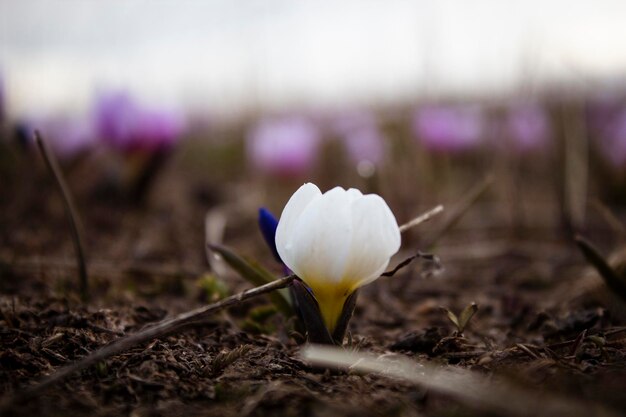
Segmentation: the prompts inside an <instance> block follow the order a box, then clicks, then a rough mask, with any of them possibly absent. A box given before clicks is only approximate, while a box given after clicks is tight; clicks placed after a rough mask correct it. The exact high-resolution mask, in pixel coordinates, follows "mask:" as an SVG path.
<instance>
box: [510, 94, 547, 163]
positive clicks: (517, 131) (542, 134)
mask: <svg viewBox="0 0 626 417" xmlns="http://www.w3.org/2000/svg"><path fill="white" fill-rule="evenodd" d="M506 130H507V133H508V135H509V137H510V138H511V140H512V141H513V145H514V146H515V147H516V148H517V149H519V150H521V151H531V150H534V149H539V148H542V147H544V146H545V145H546V142H547V140H548V138H549V135H550V132H549V130H550V122H549V120H548V115H547V114H546V111H545V110H544V109H543V108H542V107H541V106H539V105H538V104H534V103H530V102H529V103H519V104H516V105H514V106H512V107H511V108H510V109H509V112H508V114H507V118H506Z"/></svg>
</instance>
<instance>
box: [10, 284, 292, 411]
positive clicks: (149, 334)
mask: <svg viewBox="0 0 626 417" xmlns="http://www.w3.org/2000/svg"><path fill="white" fill-rule="evenodd" d="M294 279H295V275H289V276H286V277H283V278H280V279H277V280H276V281H273V282H270V283H268V284H265V285H261V286H260V287H254V288H251V289H248V290H246V291H243V292H240V293H238V294H234V295H231V296H230V297H227V298H224V299H223V300H221V301H218V302H216V303H213V304H209V305H207V306H203V307H199V308H197V309H195V310H191V311H188V312H186V313H182V314H179V315H177V316H176V317H173V318H169V319H165V320H163V321H160V322H158V323H156V324H154V325H152V326H150V327H148V328H146V329H144V330H141V331H139V332H138V333H135V334H131V335H128V336H125V337H122V338H120V339H117V340H115V341H113V342H111V343H110V344H108V345H106V346H104V347H102V348H100V349H98V350H96V351H94V352H92V353H91V354H89V355H87V356H85V357H84V358H82V359H80V360H78V361H77V362H74V363H72V364H71V365H68V366H66V367H63V368H61V369H59V370H58V371H56V372H54V373H53V374H51V375H48V376H47V377H45V378H43V379H42V380H41V382H39V384H37V385H34V386H32V387H28V388H26V389H25V390H23V391H21V392H18V393H17V394H16V395H15V396H14V397H13V398H9V399H5V401H3V402H2V404H3V405H2V407H0V411H1V410H2V409H4V407H8V406H10V405H11V404H13V403H17V402H23V401H26V400H28V399H30V398H33V397H34V396H36V395H38V394H40V393H41V392H42V391H43V390H45V389H46V388H48V387H50V386H52V385H55V384H58V383H60V382H61V381H64V380H65V379H66V378H68V377H69V376H70V375H72V374H74V373H76V372H78V371H81V370H83V369H85V368H88V367H90V366H92V365H95V364H96V363H98V362H100V361H103V360H105V359H107V358H109V357H111V356H114V355H117V354H119V353H121V352H123V351H125V350H128V349H130V348H132V347H135V346H137V345H139V344H142V343H145V342H148V341H150V340H152V339H156V338H158V337H162V336H165V335H167V334H172V333H174V332H180V331H183V330H185V329H187V328H190V327H192V326H194V325H195V324H197V323H198V322H200V321H202V320H204V319H206V318H207V316H209V315H211V314H213V313H215V312H216V311H218V310H222V309H225V308H228V307H231V306H234V305H237V304H240V303H242V302H243V301H245V300H248V299H250V298H253V297H258V296H259V295H263V294H267V293H269V292H271V291H274V290H277V289H280V288H285V287H287V286H289V285H290V284H291V282H292V281H293V280H294Z"/></svg>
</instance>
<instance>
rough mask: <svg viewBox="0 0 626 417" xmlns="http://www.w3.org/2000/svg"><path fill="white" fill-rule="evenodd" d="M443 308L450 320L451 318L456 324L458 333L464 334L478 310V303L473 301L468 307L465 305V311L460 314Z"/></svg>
mask: <svg viewBox="0 0 626 417" xmlns="http://www.w3.org/2000/svg"><path fill="white" fill-rule="evenodd" d="M441 309H442V310H443V311H444V312H445V313H446V316H447V317H448V320H450V321H451V322H452V324H454V326H455V327H456V330H457V332H458V334H463V331H464V330H465V328H466V327H467V325H468V324H469V322H470V320H471V319H472V317H474V315H475V314H476V312H477V311H478V305H477V304H476V303H474V302H472V303H471V304H469V305H468V306H467V307H465V308H464V309H463V311H461V314H459V315H458V316H457V315H456V314H454V313H453V312H452V311H450V310H449V309H447V308H445V307H441Z"/></svg>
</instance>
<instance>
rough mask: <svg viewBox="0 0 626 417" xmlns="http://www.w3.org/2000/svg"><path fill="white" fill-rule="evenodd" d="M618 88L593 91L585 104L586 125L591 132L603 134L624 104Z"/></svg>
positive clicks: (606, 131)
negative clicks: (593, 93)
mask: <svg viewBox="0 0 626 417" xmlns="http://www.w3.org/2000/svg"><path fill="white" fill-rule="evenodd" d="M625 101H626V100H625V99H624V94H623V92H621V91H620V90H604V91H600V92H597V93H595V95H594V96H593V97H592V98H591V99H590V100H589V103H588V104H587V125H588V128H589V130H590V131H591V132H593V133H595V134H597V135H600V136H604V135H606V134H607V133H608V134H610V132H609V130H611V129H612V125H613V124H614V122H615V120H616V119H617V118H618V117H619V114H620V113H621V111H622V108H623V107H624V104H625Z"/></svg>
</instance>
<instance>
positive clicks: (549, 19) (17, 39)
mask: <svg viewBox="0 0 626 417" xmlns="http://www.w3.org/2000/svg"><path fill="white" fill-rule="evenodd" d="M625 22H626V2H625V1H620V0H612V1H610V0H596V1H573V0H558V1H557V0H555V1H546V0H543V1H542V0H526V1H520V2H511V1H503V0H476V1H453V0H416V1H400V0H385V1H383V0H380V1H373V0H354V1H331V0H315V1H293V0H258V1H252V0H238V1H233V0H223V1H222V0H213V1H210V0H206V1H199V0H176V1H162V0H106V1H102V0H0V73H2V74H3V76H4V79H5V88H6V89H7V90H8V91H7V94H8V99H9V110H10V111H11V112H12V113H13V114H19V113H22V112H25V111H32V110H33V109H51V108H58V109H63V110H72V109H79V108H81V107H84V106H85V104H87V103H88V102H89V100H90V98H91V97H92V96H93V92H94V91H95V90H97V89H102V88H108V87H128V88H130V89H131V90H132V91H134V92H136V93H137V94H139V95H141V96H143V97H145V98H146V99H150V100H157V101H163V102H174V103H181V104H184V105H192V106H202V107H204V108H207V109H212V110H213V111H214V112H217V113H219V112H221V111H232V110H233V109H239V108H250V107H253V106H263V107H264V108H281V107H282V108H284V107H288V106H290V105H294V104H312V105H339V104H344V103H354V102H359V101H363V100H365V101H369V102H383V103H385V102H393V101H396V100H407V99H413V98H419V97H433V96H437V95H451V94H459V95H465V94H475V93H481V94H482V93H485V92H488V93H489V92H492V93H502V92H506V91H513V90H515V89H516V88H518V87H519V86H520V85H528V83H529V82H530V83H531V84H533V85H539V84H541V83H544V82H551V81H570V82H574V83H578V82H580V83H583V82H585V80H588V79H600V78H603V77H613V78H623V77H622V75H623V74H626V23H625Z"/></svg>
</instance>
